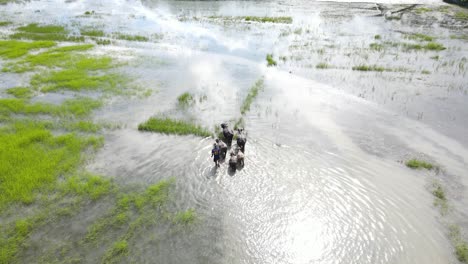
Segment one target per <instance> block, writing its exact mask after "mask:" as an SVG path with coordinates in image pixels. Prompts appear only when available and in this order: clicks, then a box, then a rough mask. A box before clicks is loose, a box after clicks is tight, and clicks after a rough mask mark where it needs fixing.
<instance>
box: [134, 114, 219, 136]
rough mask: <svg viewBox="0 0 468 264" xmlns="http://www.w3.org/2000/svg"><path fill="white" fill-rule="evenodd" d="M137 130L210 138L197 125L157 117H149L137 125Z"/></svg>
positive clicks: (206, 131) (206, 132)
mask: <svg viewBox="0 0 468 264" xmlns="http://www.w3.org/2000/svg"><path fill="white" fill-rule="evenodd" d="M138 130H140V131H151V132H158V133H164V134H176V135H196V136H201V137H209V136H211V132H210V131H208V130H206V129H205V128H203V127H201V126H199V125H195V124H192V123H189V122H185V121H181V120H173V119H170V118H158V117H151V118H150V119H148V121H146V122H144V123H142V124H140V125H138Z"/></svg>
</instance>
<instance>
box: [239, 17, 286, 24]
mask: <svg viewBox="0 0 468 264" xmlns="http://www.w3.org/2000/svg"><path fill="white" fill-rule="evenodd" d="M241 18H243V19H244V20H245V21H255V22H261V23H267V22H268V23H286V24H291V23H292V21H293V20H292V17H256V16H245V17H241Z"/></svg>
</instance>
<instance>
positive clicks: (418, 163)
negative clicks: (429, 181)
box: [405, 159, 434, 170]
mask: <svg viewBox="0 0 468 264" xmlns="http://www.w3.org/2000/svg"><path fill="white" fill-rule="evenodd" d="M405 165H406V166H407V167H408V168H411V169H423V168H424V169H428V170H432V169H433V168H434V165H432V164H431V163H428V162H426V161H422V160H418V159H411V160H408V161H406V163H405Z"/></svg>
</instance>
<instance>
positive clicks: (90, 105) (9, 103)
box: [0, 97, 102, 117]
mask: <svg viewBox="0 0 468 264" xmlns="http://www.w3.org/2000/svg"><path fill="white" fill-rule="evenodd" d="M101 106H102V102H101V101H99V100H94V99H91V98H86V97H83V98H77V99H68V100H65V101H64V102H63V103H62V104H61V105H53V104H48V103H32V104H30V103H27V102H26V101H25V100H23V99H17V98H6V99H0V114H4V115H10V114H24V115H38V114H44V115H51V116H61V117H66V116H68V117H69V116H75V117H86V116H88V115H89V114H91V112H92V111H93V110H95V109H97V108H99V107H101Z"/></svg>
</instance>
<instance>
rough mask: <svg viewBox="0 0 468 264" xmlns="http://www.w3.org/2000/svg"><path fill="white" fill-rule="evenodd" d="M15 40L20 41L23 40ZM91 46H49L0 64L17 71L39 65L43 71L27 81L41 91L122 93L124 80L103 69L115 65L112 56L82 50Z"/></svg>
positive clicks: (7, 69)
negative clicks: (46, 48)
mask: <svg viewBox="0 0 468 264" xmlns="http://www.w3.org/2000/svg"><path fill="white" fill-rule="evenodd" d="M19 43H20V45H24V43H27V42H19ZM93 47H94V46H93V45H92V44H86V45H71V46H64V47H59V48H52V49H49V50H46V51H44V52H41V53H38V54H30V55H27V56H25V57H22V58H21V59H20V60H18V61H15V62H9V63H7V64H6V65H5V66H4V68H3V71H10V72H18V73H21V72H26V71H32V70H41V69H42V70H43V71H40V72H39V73H37V74H35V75H33V76H32V78H31V81H30V82H31V85H32V87H33V88H34V89H36V90H41V91H43V92H49V91H58V90H72V91H81V90H99V91H105V92H114V93H122V92H123V89H118V88H120V87H121V86H122V85H124V84H126V83H127V82H128V80H127V79H125V78H124V77H122V76H120V75H118V74H112V73H109V72H108V71H107V70H109V69H111V68H114V67H116V64H115V63H114V61H113V59H112V58H110V57H105V56H89V55H87V54H85V53H84V52H86V51H89V50H90V49H92V48H93ZM26 52H27V51H26ZM50 69H54V70H50Z"/></svg>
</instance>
